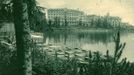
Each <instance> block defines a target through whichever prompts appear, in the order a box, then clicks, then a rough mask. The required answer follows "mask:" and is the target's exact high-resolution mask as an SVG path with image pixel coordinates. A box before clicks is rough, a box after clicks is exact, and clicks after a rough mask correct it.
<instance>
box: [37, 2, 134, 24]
mask: <svg viewBox="0 0 134 75" xmlns="http://www.w3.org/2000/svg"><path fill="white" fill-rule="evenodd" d="M37 1H38V3H39V5H41V6H43V7H46V8H71V9H78V8H79V9H80V10H82V11H84V12H85V13H87V14H96V15H105V14H106V13H108V12H109V13H110V15H112V16H119V17H121V18H122V20H123V21H124V22H129V23H130V24H133V25H134V0H37Z"/></svg>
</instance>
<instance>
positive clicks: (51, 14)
mask: <svg viewBox="0 0 134 75" xmlns="http://www.w3.org/2000/svg"><path fill="white" fill-rule="evenodd" d="M83 16H84V12H83V11H80V10H78V9H77V10H74V9H67V8H59V9H48V10H47V19H48V20H51V21H52V22H54V21H55V19H56V18H58V19H59V22H60V25H61V26H62V25H65V23H66V22H65V21H67V24H68V25H69V26H74V25H78V24H79V21H80V20H81V19H82V18H83Z"/></svg>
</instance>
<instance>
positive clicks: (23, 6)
mask: <svg viewBox="0 0 134 75" xmlns="http://www.w3.org/2000/svg"><path fill="white" fill-rule="evenodd" d="M13 13H14V25H15V34H16V46H17V66H18V74H17V75H32V62H31V47H30V44H31V36H30V27H29V19H28V4H27V0H13Z"/></svg>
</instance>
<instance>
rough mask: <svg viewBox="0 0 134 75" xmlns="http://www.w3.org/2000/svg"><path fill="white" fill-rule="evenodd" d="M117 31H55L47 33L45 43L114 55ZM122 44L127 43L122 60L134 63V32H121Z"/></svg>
mask: <svg viewBox="0 0 134 75" xmlns="http://www.w3.org/2000/svg"><path fill="white" fill-rule="evenodd" d="M115 33H116V32H115V31H54V32H47V33H45V42H46V43H49V44H53V45H58V46H65V47H70V48H82V49H84V50H91V51H100V52H101V53H103V54H105V53H106V51H107V50H109V51H110V54H111V55H113V52H114V48H115V44H114V40H113V36H115ZM121 42H122V43H123V42H126V46H125V49H124V52H123V55H122V58H124V57H127V59H128V60H129V61H131V62H134V32H128V31H121Z"/></svg>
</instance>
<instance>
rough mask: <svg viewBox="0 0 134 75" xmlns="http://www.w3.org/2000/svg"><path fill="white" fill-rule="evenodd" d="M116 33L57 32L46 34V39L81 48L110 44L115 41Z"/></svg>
mask: <svg viewBox="0 0 134 75" xmlns="http://www.w3.org/2000/svg"><path fill="white" fill-rule="evenodd" d="M114 34H115V33H114V32H72V31H56V32H47V33H45V38H46V39H49V40H48V41H49V43H52V44H58V45H59V44H61V45H63V44H64V45H71V46H72V47H73V46H74V47H80V45H81V44H87V43H88V44H96V43H103V44H108V43H109V42H112V41H113V36H114Z"/></svg>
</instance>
